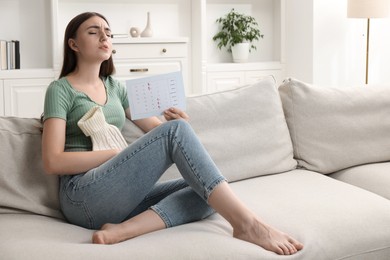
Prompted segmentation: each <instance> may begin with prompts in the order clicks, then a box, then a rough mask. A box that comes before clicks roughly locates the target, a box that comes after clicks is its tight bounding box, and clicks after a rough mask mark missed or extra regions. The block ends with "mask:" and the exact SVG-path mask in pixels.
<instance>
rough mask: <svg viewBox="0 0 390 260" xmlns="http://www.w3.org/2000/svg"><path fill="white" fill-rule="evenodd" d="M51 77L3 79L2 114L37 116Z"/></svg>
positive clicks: (41, 107) (40, 112)
mask: <svg viewBox="0 0 390 260" xmlns="http://www.w3.org/2000/svg"><path fill="white" fill-rule="evenodd" d="M52 80H53V79H52V78H39V79H13V80H4V101H5V102H4V103H5V106H4V114H5V115H6V116H17V117H32V118H39V117H40V116H41V114H42V113H43V102H44V99H45V93H46V88H47V87H48V85H49V84H50V82H51V81H52Z"/></svg>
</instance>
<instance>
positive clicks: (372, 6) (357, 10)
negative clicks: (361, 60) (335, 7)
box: [347, 0, 389, 84]
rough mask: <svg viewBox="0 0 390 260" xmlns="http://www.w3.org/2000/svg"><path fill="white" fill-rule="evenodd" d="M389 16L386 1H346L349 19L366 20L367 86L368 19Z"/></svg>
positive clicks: (387, 2)
mask: <svg viewBox="0 0 390 260" xmlns="http://www.w3.org/2000/svg"><path fill="white" fill-rule="evenodd" d="M388 15H389V1H387V0H348V14H347V16H348V17H349V18H367V35H366V41H367V43H366V81H365V82H366V84H368V56H369V50H370V18H382V17H386V16H388Z"/></svg>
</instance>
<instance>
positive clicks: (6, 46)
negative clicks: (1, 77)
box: [0, 40, 20, 70]
mask: <svg viewBox="0 0 390 260" xmlns="http://www.w3.org/2000/svg"><path fill="white" fill-rule="evenodd" d="M12 69H20V42H19V41H16V40H13V41H6V40H0V70H12Z"/></svg>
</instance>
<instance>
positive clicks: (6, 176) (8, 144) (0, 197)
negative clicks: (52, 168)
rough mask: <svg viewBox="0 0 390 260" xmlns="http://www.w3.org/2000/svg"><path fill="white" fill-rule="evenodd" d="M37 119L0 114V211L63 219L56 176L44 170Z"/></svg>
mask: <svg viewBox="0 0 390 260" xmlns="http://www.w3.org/2000/svg"><path fill="white" fill-rule="evenodd" d="M40 126H41V124H40V122H39V120H38V119H26V118H16V117H0V144H1V146H0V158H1V165H0V213H15V212H32V213H36V214H41V215H46V216H52V217H58V218H62V214H61V213H60V210H59V203H58V177H56V176H48V175H46V174H45V173H44V171H43V167H42V159H41V158H42V157H41V131H40Z"/></svg>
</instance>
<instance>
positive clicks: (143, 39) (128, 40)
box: [112, 37, 188, 44]
mask: <svg viewBox="0 0 390 260" xmlns="http://www.w3.org/2000/svg"><path fill="white" fill-rule="evenodd" d="M187 42H188V38H187V37H172V38H158V37H138V38H132V37H126V38H113V39H112V43H113V44H121V43H139V44H148V43H187Z"/></svg>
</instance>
